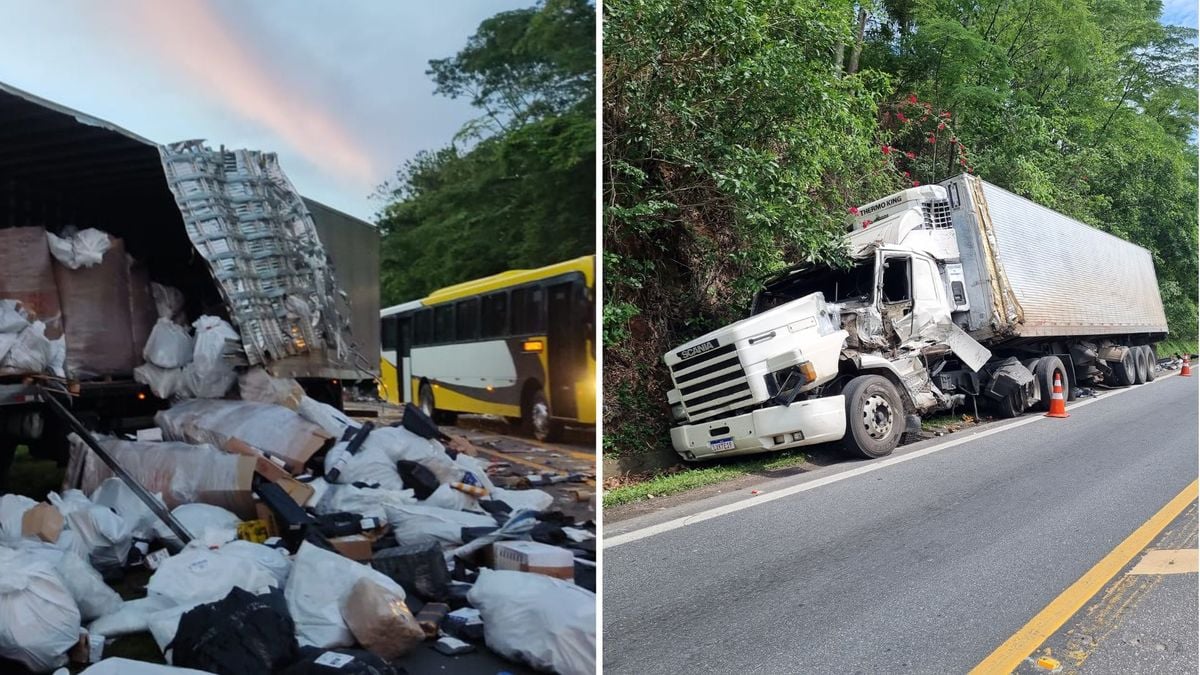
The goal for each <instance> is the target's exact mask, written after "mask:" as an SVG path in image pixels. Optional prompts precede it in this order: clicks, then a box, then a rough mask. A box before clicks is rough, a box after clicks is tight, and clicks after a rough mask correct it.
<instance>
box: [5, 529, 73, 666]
mask: <svg viewBox="0 0 1200 675" xmlns="http://www.w3.org/2000/svg"><path fill="white" fill-rule="evenodd" d="M78 641H79V608H78V607H76V606H75V600H74V599H73V598H72V597H71V594H70V593H69V592H68V591H67V589H66V587H65V586H63V583H62V580H61V579H60V578H59V576H58V573H57V572H55V571H54V567H53V566H52V565H51V564H50V563H49V562H47V561H45V560H38V559H36V558H35V557H33V556H30V555H28V554H25V553H22V552H20V551H14V550H12V549H7V548H3V547H0V656H2V657H4V658H8V659H12V660H14V661H19V662H20V663H22V664H24V665H25V666H26V667H27V668H29V669H30V670H32V671H33V672H35V673H45V672H49V671H51V670H54V669H55V668H58V667H59V666H62V665H64V664H65V663H66V662H67V650H69V649H70V648H71V647H74V646H75V643H76V642H78Z"/></svg>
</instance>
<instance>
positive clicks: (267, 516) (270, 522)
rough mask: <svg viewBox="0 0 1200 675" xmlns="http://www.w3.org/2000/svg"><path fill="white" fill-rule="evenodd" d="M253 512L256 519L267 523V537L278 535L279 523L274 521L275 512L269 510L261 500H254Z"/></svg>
mask: <svg viewBox="0 0 1200 675" xmlns="http://www.w3.org/2000/svg"><path fill="white" fill-rule="evenodd" d="M254 514H255V519H256V520H261V521H263V522H264V523H266V524H267V536H268V538H270V537H278V536H279V525H278V524H277V523H276V522H275V514H274V513H272V512H271V508H270V507H268V506H267V505H266V504H264V503H262V502H255V503H254Z"/></svg>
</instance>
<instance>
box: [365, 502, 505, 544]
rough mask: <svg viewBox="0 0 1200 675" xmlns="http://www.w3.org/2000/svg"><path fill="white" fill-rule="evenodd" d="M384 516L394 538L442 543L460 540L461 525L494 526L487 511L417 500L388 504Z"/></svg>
mask: <svg viewBox="0 0 1200 675" xmlns="http://www.w3.org/2000/svg"><path fill="white" fill-rule="evenodd" d="M387 516H388V522H389V523H391V525H392V532H393V534H395V536H396V541H400V542H403V541H407V540H410V539H419V538H421V537H433V538H434V539H437V540H438V541H439V542H441V544H442V546H443V547H446V546H458V545H459V544H462V543H463V541H462V529H463V528H464V527H497V525H496V519H495V518H492V517H491V516H488V515H483V514H479V513H467V512H466V511H451V510H450V509H439V508H437V507H435V506H422V505H420V504H388V505H387Z"/></svg>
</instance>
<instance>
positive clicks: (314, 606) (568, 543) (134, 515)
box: [0, 86, 595, 675]
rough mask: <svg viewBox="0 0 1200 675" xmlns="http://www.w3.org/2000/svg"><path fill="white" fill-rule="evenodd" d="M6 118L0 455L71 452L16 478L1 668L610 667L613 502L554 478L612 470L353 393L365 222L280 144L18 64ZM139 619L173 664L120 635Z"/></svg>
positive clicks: (364, 316)
mask: <svg viewBox="0 0 1200 675" xmlns="http://www.w3.org/2000/svg"><path fill="white" fill-rule="evenodd" d="M0 122H3V124H2V125H0V126H3V128H4V131H3V132H0V134H2V135H3V137H4V138H6V139H7V138H10V136H8V134H11V139H12V141H11V142H9V141H7V140H6V141H3V142H0V195H3V197H4V199H3V200H0V257H3V260H0V263H6V262H7V263H9V264H5V265H3V266H0V469H3V470H6V469H7V467H8V463H9V462H10V461H11V460H12V457H13V454H14V452H15V448H16V447H17V446H18V445H27V446H29V447H30V449H31V450H32V451H34V452H35V453H36V454H38V455H40V456H45V457H51V458H56V459H59V460H61V461H62V462H64V463H65V464H66V477H65V480H64V482H63V485H62V486H61V488H60V489H58V490H55V491H54V492H51V493H49V494H47V495H45V501H39V500H36V499H31V498H29V497H25V496H20V495H16V494H3V495H0V670H4V672H9V671H10V670H12V669H24V670H27V671H31V672H51V671H54V670H55V669H57V668H60V667H63V666H67V665H68V664H70V666H71V667H72V668H73V669H75V670H79V669H81V668H84V667H86V670H84V671H83V672H87V673H92V674H93V675H97V674H103V673H135V674H136V673H146V674H147V675H149V674H151V673H185V672H221V673H245V672H290V673H311V672H321V671H322V668H338V669H339V671H338V672H362V673H365V672H374V673H399V672H404V669H405V668H411V670H410V672H420V671H421V670H432V669H439V670H441V669H446V668H450V669H453V670H458V671H461V672H470V671H480V670H482V671H483V672H495V670H496V667H497V666H502V667H503V668H504V669H506V670H509V671H512V672H522V671H523V669H524V668H526V667H532V668H536V669H539V670H552V671H557V672H561V673H590V672H594V669H595V665H594V661H595V619H594V617H595V595H594V586H595V581H594V580H595V544H594V541H595V527H594V524H593V523H592V522H591V517H592V513H593V512H594V504H593V505H590V506H589V505H583V506H584V508H582V509H581V508H580V506H581V505H580V504H579V503H577V502H576V501H575V500H574V499H569V500H568V499H566V498H565V496H563V495H562V494H557V495H556V494H551V493H550V492H548V491H546V490H542V489H538V486H540V485H542V484H543V483H544V482H556V479H557V478H558V477H559V476H561V477H562V478H563V480H564V481H569V482H572V483H574V484H576V485H594V473H592V474H591V475H582V474H571V475H567V474H557V473H556V474H554V475H552V476H543V475H541V474H533V475H528V476H526V475H515V476H514V475H513V473H514V472H512V471H511V470H510V467H509V466H508V465H507V464H506V463H504V462H493V461H491V460H490V459H488V458H487V457H488V452H487V451H485V450H483V449H481V448H479V447H477V446H475V445H474V444H473V443H471V441H469V440H468V439H467V438H465V437H463V436H461V435H448V434H447V433H445V432H444V431H443V430H442V429H440V428H439V427H438V426H437V425H436V424H435V423H434V421H433V420H432V419H431V418H430V417H429V416H427V415H425V414H424V413H422V411H421V410H420V409H419V408H416V407H414V406H407V407H406V408H405V409H404V410H403V412H402V414H395V415H391V416H390V417H388V418H387V419H384V418H382V417H379V418H377V419H375V420H366V419H362V418H358V417H354V416H351V415H348V414H346V413H345V412H344V411H343V410H342V399H343V397H342V392H341V383H342V382H343V381H349V380H354V379H368V380H370V379H372V378H374V377H376V376H377V375H378V365H379V343H378V337H379V310H378V269H377V268H378V266H377V264H375V265H374V267H372V266H371V261H372V260H375V261H377V257H372V256H377V255H378V253H377V248H376V247H375V246H374V244H373V243H370V242H371V241H372V240H371V239H370V237H374V236H375V235H374V230H373V229H372V228H370V226H369V225H366V224H365V223H361V221H356V220H354V219H352V218H350V217H348V216H345V215H344V214H339V213H337V212H335V211H333V210H331V209H328V208H327V207H323V206H321V205H319V204H316V203H315V202H311V201H309V200H305V199H303V198H302V197H301V196H300V195H299V194H298V193H296V191H295V190H294V188H293V187H292V186H291V184H290V182H289V181H288V179H287V177H286V176H285V175H284V173H283V171H282V169H281V168H280V166H279V164H278V162H277V160H276V158H275V157H274V155H271V154H267V153H259V152H255V151H247V150H226V149H224V148H221V149H219V150H213V149H211V148H209V147H207V146H205V145H204V144H202V143H200V142H198V141H188V142H183V143H177V144H173V145H169V146H155V145H153V144H151V143H149V142H147V141H145V140H144V139H140V138H138V137H136V136H134V135H132V134H129V133H128V132H125V131H123V130H120V129H118V128H116V127H114V126H112V125H110V124H108V123H105V122H102V121H99V120H93V119H91V118H88V117H87V116H85V115H83V114H82V113H77V112H75V111H70V110H68V109H65V108H62V107H61V106H56V105H54V104H50V103H48V102H45V101H41V100H39V99H36V98H35V97H32V96H29V95H28V94H24V93H22V92H18V91H16V90H12V89H10V88H8V87H4V86H0ZM47 143H50V144H54V143H60V144H62V145H63V146H64V148H65V149H64V150H63V151H61V152H54V153H49V152H46V153H43V152H41V151H40V149H42V148H44V147H45V146H46V145H47ZM321 223H324V225H322V224H321ZM363 228H366V229H365V230H364V229H363ZM364 232H366V233H368V238H366V239H364V238H363V237H361V236H360V235H361V234H363V233H364ZM327 241H329V242H336V243H333V244H332V245H329V246H327V245H326V242H327ZM363 242H368V243H369V245H367V246H362V245H361V244H362V243H363ZM367 249H369V250H367ZM360 255H363V256H365V259H363V260H359V256H360ZM341 269H351V270H353V271H352V272H345V273H338V270H341ZM360 336H361V337H360ZM2 479H3V471H0V480H2ZM559 492H560V493H561V491H559ZM564 502H565V503H564ZM564 511H569V512H570V513H573V514H575V515H568V513H565V512H564ZM110 584H112V585H113V586H120V587H121V588H122V594H118V593H117V592H116V590H114V588H113V587H110ZM138 634H141V635H144V636H148V637H152V638H153V641H154V643H155V644H156V645H157V647H158V650H159V653H160V654H161V656H162V658H163V659H165V660H166V661H167V662H168V663H173V664H174V665H175V666H179V667H177V668H176V667H171V666H164V665H160V664H151V663H145V662H140V661H131V660H127V659H121V658H112V657H107V656H106V655H107V654H108V653H109V650H110V649H111V648H112V647H113V645H114V641H119V640H121V639H122V638H124V637H125V636H133V635H138ZM430 659H440V660H441V661H440V662H438V663H433V664H431V662H430V661H429V660H430ZM413 664H422V665H421V666H420V667H419V668H418V667H417V666H413Z"/></svg>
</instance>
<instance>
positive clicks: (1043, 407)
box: [1033, 356, 1071, 412]
mask: <svg viewBox="0 0 1200 675" xmlns="http://www.w3.org/2000/svg"><path fill="white" fill-rule="evenodd" d="M1055 373H1058V376H1059V378H1061V381H1062V386H1063V399H1066V398H1067V397H1068V393H1067V392H1068V390H1069V389H1070V388H1071V381H1070V379H1069V378H1068V377H1067V368H1066V367H1065V366H1064V365H1063V362H1062V359H1060V358H1058V357H1057V356H1043V357H1042V358H1040V359H1038V360H1037V363H1036V364H1034V366H1033V377H1034V379H1035V380H1036V381H1037V383H1038V386H1039V387H1041V389H1042V396H1041V398H1040V399H1039V400H1038V402H1037V405H1035V406H1034V409H1035V410H1040V411H1042V412H1046V411H1047V410H1050V395H1051V394H1052V393H1054V374H1055Z"/></svg>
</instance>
